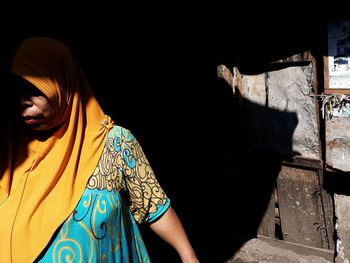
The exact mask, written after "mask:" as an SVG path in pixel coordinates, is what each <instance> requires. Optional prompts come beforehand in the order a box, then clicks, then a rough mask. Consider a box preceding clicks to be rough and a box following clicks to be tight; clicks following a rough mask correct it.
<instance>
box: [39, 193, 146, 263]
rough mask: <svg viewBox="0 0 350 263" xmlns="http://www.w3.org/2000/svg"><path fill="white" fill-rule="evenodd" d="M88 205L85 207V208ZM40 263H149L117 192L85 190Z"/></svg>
mask: <svg viewBox="0 0 350 263" xmlns="http://www.w3.org/2000/svg"><path fill="white" fill-rule="evenodd" d="M87 204H88V206H87ZM36 262H40V263H48V262H50V263H52V262H55V263H73V262H74V263H76V262H82V263H85V262H86V263H93V262H123V263H126V262H135V263H136V262H150V260H149V256H148V253H147V250H146V247H145V245H144V243H143V240H142V238H141V235H140V232H139V230H138V227H137V225H136V222H135V220H134V219H133V217H132V214H131V212H130V210H129V208H128V205H127V203H126V202H125V201H124V199H123V198H122V197H121V196H120V194H119V193H114V192H112V193H111V192H108V191H107V190H106V189H104V190H97V189H94V190H90V189H87V190H86V191H85V193H84V195H83V197H82V199H81V201H80V202H79V204H78V206H77V208H76V209H75V212H74V213H72V215H71V216H70V217H69V218H68V219H67V220H66V221H65V223H64V224H63V226H62V227H61V228H60V230H59V232H58V234H57V235H56V236H54V239H53V242H52V244H51V245H50V246H49V247H48V248H47V250H46V252H45V254H44V256H43V257H42V258H41V259H40V261H36Z"/></svg>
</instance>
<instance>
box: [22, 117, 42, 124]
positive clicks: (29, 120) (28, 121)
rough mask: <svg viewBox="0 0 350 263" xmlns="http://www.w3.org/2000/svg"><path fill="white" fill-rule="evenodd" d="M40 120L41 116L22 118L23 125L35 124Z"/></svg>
mask: <svg viewBox="0 0 350 263" xmlns="http://www.w3.org/2000/svg"><path fill="white" fill-rule="evenodd" d="M40 119H42V117H41V116H24V117H23V120H24V123H25V124H35V123H37V122H39V121H40Z"/></svg>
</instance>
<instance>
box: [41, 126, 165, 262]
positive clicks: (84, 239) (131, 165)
mask: <svg viewBox="0 0 350 263" xmlns="http://www.w3.org/2000/svg"><path fill="white" fill-rule="evenodd" d="M169 205H170V200H169V199H168V198H167V196H166V194H165V193H164V191H163V190H162V188H161V187H160V185H159V183H158V181H157V179H156V178H155V176H154V173H153V171H152V168H151V167H150V165H149V163H148V161H147V159H146V157H145V155H144V153H143V151H142V149H141V147H140V145H139V143H138V142H137V140H136V139H135V137H134V136H133V135H132V134H131V132H130V131H129V130H127V129H124V128H122V127H120V126H114V127H113V128H112V129H111V131H110V132H109V134H108V138H107V141H106V146H105V148H104V150H103V154H102V156H101V158H100V160H99V163H98V165H97V167H96V169H95V171H94V173H93V174H92V176H91V178H90V180H89V182H88V185H87V188H86V190H85V192H84V194H83V196H82V198H81V200H80V202H79V203H78V205H77V207H76V209H75V210H74V212H73V213H72V214H71V215H70V216H69V218H68V219H67V220H66V221H65V222H64V223H63V225H62V226H61V227H60V228H59V229H58V230H57V231H56V234H55V235H54V236H53V238H52V241H51V242H50V244H49V245H48V246H47V248H46V249H45V250H44V252H43V253H42V255H41V256H40V257H39V258H38V261H37V262H41V263H43V262H45V263H46V262H50V263H52V262H82V263H88V262H132V263H134V262H150V259H149V256H148V253H147V250H146V247H145V245H144V243H143V240H142V237H141V235H140V232H139V229H138V227H137V223H143V222H152V221H154V220H155V219H156V218H158V217H159V216H160V215H162V214H163V213H164V212H165V211H166V209H167V208H168V207H169Z"/></svg>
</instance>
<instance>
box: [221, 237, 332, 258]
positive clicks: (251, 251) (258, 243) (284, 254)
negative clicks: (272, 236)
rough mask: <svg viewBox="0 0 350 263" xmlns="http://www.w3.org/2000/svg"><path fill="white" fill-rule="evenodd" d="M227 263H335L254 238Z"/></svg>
mask: <svg viewBox="0 0 350 263" xmlns="http://www.w3.org/2000/svg"><path fill="white" fill-rule="evenodd" d="M225 263H333V261H329V260H327V259H325V258H324V257H320V256H314V255H308V256H306V255H300V254H297V253H295V252H293V251H291V250H287V249H283V248H280V247H276V246H272V245H270V244H268V243H267V242H265V241H262V240H259V239H255V238H254V239H251V240H249V241H248V242H246V243H245V244H244V245H243V246H242V247H241V249H240V250H239V251H237V253H236V254H235V255H234V256H233V257H232V258H231V259H229V260H227V261H226V262H225Z"/></svg>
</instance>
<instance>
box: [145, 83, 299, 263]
mask: <svg viewBox="0 0 350 263" xmlns="http://www.w3.org/2000/svg"><path fill="white" fill-rule="evenodd" d="M210 83H211V84H212V87H211V88H210V91H209V92H208V94H212V95H211V96H212V97H210V96H209V95H208V98H206V101H209V97H210V101H211V102H212V105H211V106H207V107H209V108H210V109H209V110H207V111H206V112H205V113H208V112H212V113H215V114H214V115H213V116H210V117H208V116H209V115H207V117H206V118H204V117H199V120H198V119H197V122H198V121H200V122H203V123H201V124H200V125H192V126H190V127H191V132H192V134H193V135H194V136H195V137H196V142H194V143H192V145H191V149H192V153H191V160H188V162H187V161H186V160H187V159H186V157H182V158H181V159H182V163H181V167H179V170H174V171H171V170H168V171H167V173H166V175H165V174H163V173H164V172H161V173H160V175H161V176H162V177H161V180H162V181H163V182H164V185H166V186H167V188H168V189H167V190H168V192H170V193H171V194H173V197H174V200H173V206H174V208H175V210H176V211H177V212H178V213H179V215H180V218H181V220H182V222H183V224H184V227H185V229H186V231H187V233H188V236H189V238H190V240H191V242H192V243H193V246H194V248H195V250H196V252H197V254H198V257H199V259H200V261H201V262H202V263H203V262H225V261H226V260H228V259H229V258H231V257H232V256H233V255H234V253H235V252H236V251H237V250H238V249H239V248H240V247H241V246H242V245H243V244H244V242H246V241H248V240H249V239H251V238H254V237H256V235H257V230H258V227H259V224H260V222H261V220H262V217H263V215H264V212H265V210H266V208H267V206H268V203H269V201H270V198H271V194H272V191H273V189H274V186H275V182H276V178H277V176H278V173H279V171H280V168H281V160H280V157H278V156H277V155H276V154H267V153H266V152H264V151H262V150H264V149H262V148H263V145H264V142H266V141H268V142H269V144H270V145H278V146H279V147H280V149H282V150H283V152H292V142H291V138H292V135H293V132H294V130H295V128H296V125H297V124H298V119H297V116H296V113H293V112H283V111H279V110H275V109H271V108H266V107H264V106H261V105H258V104H256V103H253V102H251V101H249V100H246V99H243V101H239V100H238V99H237V97H234V96H233V94H232V90H231V87H229V85H228V84H226V82H224V81H223V80H221V79H217V80H215V81H214V80H213V82H210ZM213 94H215V95H213ZM204 98H205V97H204ZM214 102H215V103H214ZM205 104H207V103H205ZM200 118H203V119H200ZM206 122H208V124H207V125H205V123H206ZM197 124H198V123H197ZM159 125H161V124H159ZM203 127H205V128H203ZM168 136H169V137H171V134H170V133H168ZM168 140H171V138H168ZM259 148H260V149H259ZM193 151H194V152H193ZM174 154H181V151H180V150H178V151H176V153H174ZM160 159H161V158H160ZM153 163H154V165H155V169H156V173H157V170H164V171H166V169H167V168H166V167H168V169H169V161H166V160H163V162H162V161H159V160H157V161H156V162H153ZM151 164H152V162H151ZM193 164H194V166H193ZM162 166H164V167H162ZM167 178H169V179H167ZM175 178H179V179H175ZM142 231H143V232H144V236H145V242H146V244H147V247H148V249H149V252H150V255H151V258H152V262H164V260H165V259H166V262H180V260H179V258H178V256H177V255H176V253H175V252H174V251H173V250H172V249H171V248H170V247H169V246H167V245H166V244H164V243H162V241H160V239H159V238H158V237H156V236H154V235H153V234H152V233H150V232H149V230H148V229H147V228H144V227H142Z"/></svg>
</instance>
